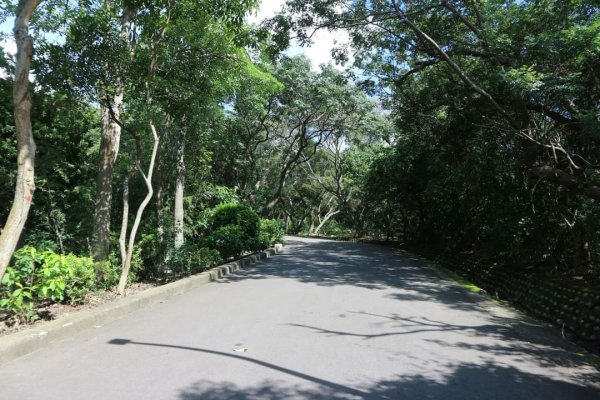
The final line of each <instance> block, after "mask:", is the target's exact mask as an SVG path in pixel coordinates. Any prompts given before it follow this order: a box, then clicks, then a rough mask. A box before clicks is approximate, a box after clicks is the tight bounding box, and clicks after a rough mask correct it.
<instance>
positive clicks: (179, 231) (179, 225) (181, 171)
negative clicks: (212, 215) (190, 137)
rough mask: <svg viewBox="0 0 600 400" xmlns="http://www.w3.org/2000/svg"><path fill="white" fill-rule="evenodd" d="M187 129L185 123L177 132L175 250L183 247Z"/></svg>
mask: <svg viewBox="0 0 600 400" xmlns="http://www.w3.org/2000/svg"><path fill="white" fill-rule="evenodd" d="M186 131H187V127H186V125H185V121H183V125H182V126H181V128H180V130H179V136H178V137H177V180H176V182H175V213H174V217H175V248H176V249H179V248H180V247H181V246H183V242H184V240H185V239H184V235H183V228H184V209H183V193H184V188H185V159H184V155H185V135H186Z"/></svg>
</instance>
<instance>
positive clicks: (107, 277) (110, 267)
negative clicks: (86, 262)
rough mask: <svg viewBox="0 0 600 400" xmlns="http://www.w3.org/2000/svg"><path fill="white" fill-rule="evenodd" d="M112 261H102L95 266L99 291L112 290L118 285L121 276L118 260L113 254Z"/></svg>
mask: <svg viewBox="0 0 600 400" xmlns="http://www.w3.org/2000/svg"><path fill="white" fill-rule="evenodd" d="M110 260H111V261H101V262H97V263H96V264H95V265H94V271H96V286H97V287H98V288H99V289H107V290H108V289H110V288H112V287H114V286H116V285H117V283H118V282H119V277H120V274H121V265H120V264H119V260H118V258H117V257H116V256H115V255H114V254H111V257H110Z"/></svg>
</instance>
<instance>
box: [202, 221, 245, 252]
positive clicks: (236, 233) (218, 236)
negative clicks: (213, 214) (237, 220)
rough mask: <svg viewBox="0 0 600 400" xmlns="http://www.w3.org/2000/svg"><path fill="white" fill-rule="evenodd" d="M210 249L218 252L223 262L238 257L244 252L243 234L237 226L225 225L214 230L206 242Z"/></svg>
mask: <svg viewBox="0 0 600 400" xmlns="http://www.w3.org/2000/svg"><path fill="white" fill-rule="evenodd" d="M207 242H208V244H209V246H210V248H211V249H215V250H217V251H218V252H219V254H220V255H221V257H222V258H223V259H224V260H227V259H228V258H230V257H239V256H240V255H241V254H242V252H243V251H244V250H245V246H244V233H243V231H242V228H241V227H239V226H237V225H226V226H222V227H220V228H218V229H216V230H215V231H214V232H213V233H211V234H210V236H209V237H208V240H207Z"/></svg>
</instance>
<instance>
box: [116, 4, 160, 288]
mask: <svg viewBox="0 0 600 400" xmlns="http://www.w3.org/2000/svg"><path fill="white" fill-rule="evenodd" d="M167 15H168V16H167V21H166V25H165V26H164V27H163V29H162V30H161V31H160V34H159V35H158V36H156V40H155V41H153V42H152V47H151V50H152V59H151V61H150V66H149V68H148V76H147V78H146V83H145V86H146V108H147V110H148V112H149V113H151V112H152V94H153V88H152V82H153V81H154V73H155V71H156V64H157V60H158V55H157V51H156V44H157V43H160V41H161V40H162V39H163V38H164V34H165V30H166V26H167V25H168V23H169V20H170V15H171V14H170V11H169V12H168V14H167ZM148 125H149V127H150V131H151V133H152V139H153V146H152V154H151V155H150V164H149V165H148V172H147V173H146V174H144V171H143V170H142V153H141V145H140V143H139V142H138V138H137V137H136V142H137V143H136V145H137V146H136V147H137V148H138V153H137V160H136V165H135V167H136V169H137V170H138V172H139V173H140V175H141V176H142V178H143V179H144V182H145V183H146V188H147V190H148V192H147V193H146V197H144V200H142V203H141V204H140V205H139V207H138V209H137V213H136V215H135V220H134V221H133V226H132V227H131V232H129V242H128V243H127V245H126V246H124V245H121V256H122V270H121V277H120V278H119V284H118V286H117V291H118V293H119V294H121V295H122V294H125V286H126V285H127V278H128V277H129V271H130V269H131V259H132V257H133V252H134V250H135V238H136V236H137V231H138V228H139V226H140V222H141V221H142V215H143V214H144V210H145V209H146V206H148V203H150V200H151V199H152V195H153V194H154V190H153V188H152V174H153V173H154V165H155V163H156V155H157V153H158V145H159V142H160V140H159V136H158V133H157V132H156V127H155V126H154V122H153V121H152V117H150V121H149V122H148ZM128 203H129V199H128V196H127V197H125V196H124V197H123V211H124V214H123V222H122V225H121V235H122V237H126V236H127V225H128V219H129V218H128V214H125V211H127V212H128V211H129V209H128V208H129V204H128ZM126 207H127V208H126ZM122 243H123V244H124V243H125V240H124V239H123V240H122Z"/></svg>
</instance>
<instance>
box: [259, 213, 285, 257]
mask: <svg viewBox="0 0 600 400" xmlns="http://www.w3.org/2000/svg"><path fill="white" fill-rule="evenodd" d="M284 236H285V225H284V223H283V221H279V220H274V219H261V220H260V233H259V240H258V242H259V248H260V249H261V250H264V249H267V248H269V247H271V246H273V245H274V244H275V243H283V237H284Z"/></svg>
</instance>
